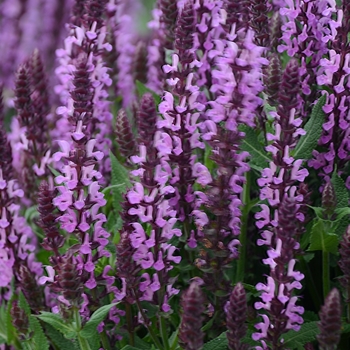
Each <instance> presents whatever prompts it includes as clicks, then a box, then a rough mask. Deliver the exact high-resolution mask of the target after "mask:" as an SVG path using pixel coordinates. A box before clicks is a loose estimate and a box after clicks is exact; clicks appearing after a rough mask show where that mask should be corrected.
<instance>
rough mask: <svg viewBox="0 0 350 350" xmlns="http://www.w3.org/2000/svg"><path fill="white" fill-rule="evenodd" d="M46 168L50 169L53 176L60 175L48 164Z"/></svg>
mask: <svg viewBox="0 0 350 350" xmlns="http://www.w3.org/2000/svg"><path fill="white" fill-rule="evenodd" d="M48 168H49V169H50V170H51V173H52V174H53V175H54V176H60V175H61V174H60V173H59V172H58V171H57V170H56V169H55V168H53V167H52V166H51V165H48Z"/></svg>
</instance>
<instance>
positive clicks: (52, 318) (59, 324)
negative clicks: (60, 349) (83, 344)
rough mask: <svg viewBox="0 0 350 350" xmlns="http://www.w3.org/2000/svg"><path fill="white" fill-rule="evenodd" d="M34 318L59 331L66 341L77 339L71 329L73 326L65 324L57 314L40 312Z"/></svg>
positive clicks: (73, 330) (74, 331) (75, 333)
mask: <svg viewBox="0 0 350 350" xmlns="http://www.w3.org/2000/svg"><path fill="white" fill-rule="evenodd" d="M36 317H37V318H39V319H40V320H41V321H43V322H46V323H48V324H49V325H51V326H52V327H54V328H55V329H57V330H58V331H60V332H61V333H62V334H63V335H64V336H65V337H66V338H67V339H74V338H76V337H77V331H76V330H75V329H74V328H73V326H72V325H71V324H67V321H66V320H64V319H62V317H61V316H60V315H58V314H54V313H52V312H47V311H41V313H40V315H37V316H36Z"/></svg>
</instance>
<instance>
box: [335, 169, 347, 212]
mask: <svg viewBox="0 0 350 350" xmlns="http://www.w3.org/2000/svg"><path fill="white" fill-rule="evenodd" d="M331 182H332V184H333V186H334V192H335V198H336V201H337V206H336V207H337V208H344V207H348V204H349V190H348V189H347V188H346V186H345V183H344V181H343V179H342V178H341V177H340V176H339V175H338V174H337V173H336V172H335V171H334V172H333V175H332V179H331Z"/></svg>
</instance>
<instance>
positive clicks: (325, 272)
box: [322, 252, 330, 299]
mask: <svg viewBox="0 0 350 350" xmlns="http://www.w3.org/2000/svg"><path fill="white" fill-rule="evenodd" d="M322 282H323V298H324V299H326V297H327V295H328V293H329V290H330V273H329V253H328V252H322Z"/></svg>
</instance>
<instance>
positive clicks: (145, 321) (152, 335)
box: [134, 292, 164, 350]
mask: <svg viewBox="0 0 350 350" xmlns="http://www.w3.org/2000/svg"><path fill="white" fill-rule="evenodd" d="M134 295H136V293H135V292H134ZM136 304H137V307H138V309H139V311H140V314H141V316H142V318H143V321H144V323H145V325H146V328H147V330H148V332H149V335H150V336H151V338H152V340H153V342H154V345H156V347H157V349H158V350H164V348H163V346H162V344H161V343H160V341H159V339H158V337H157V335H156V334H155V333H154V331H153V329H152V327H150V325H149V324H148V321H149V320H148V318H147V316H146V315H145V312H144V311H143V308H142V306H141V303H140V300H139V298H136Z"/></svg>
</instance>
